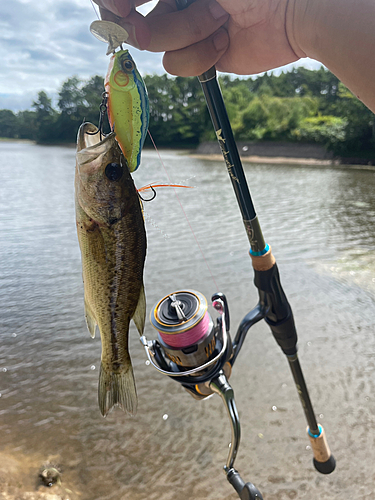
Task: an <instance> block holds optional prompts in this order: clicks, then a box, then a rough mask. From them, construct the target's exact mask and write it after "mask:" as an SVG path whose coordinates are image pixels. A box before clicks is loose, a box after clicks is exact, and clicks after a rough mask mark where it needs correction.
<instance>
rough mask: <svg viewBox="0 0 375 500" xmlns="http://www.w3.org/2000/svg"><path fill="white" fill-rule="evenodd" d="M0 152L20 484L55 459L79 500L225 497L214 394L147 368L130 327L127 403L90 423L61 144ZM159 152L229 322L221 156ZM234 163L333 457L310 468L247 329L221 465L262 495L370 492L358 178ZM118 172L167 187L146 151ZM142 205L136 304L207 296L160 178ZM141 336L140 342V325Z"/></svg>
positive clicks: (245, 283) (274, 361)
mask: <svg viewBox="0 0 375 500" xmlns="http://www.w3.org/2000/svg"><path fill="white" fill-rule="evenodd" d="M0 151H1V158H2V162H1V167H0V179H1V183H0V231H1V240H0V241H1V244H0V262H1V264H0V265H1V274H0V307H1V330H0V338H1V346H0V352H1V359H0V393H1V398H0V430H1V436H2V440H1V443H2V444H1V450H2V453H3V455H2V456H5V455H4V454H5V453H6V456H7V457H11V458H10V459H9V460H14V463H15V464H20V463H22V464H23V467H24V468H25V470H26V471H27V473H26V472H25V473H24V474H23V475H22V479H21V481H22V482H23V484H24V486H25V487H27V488H31V489H32V488H34V487H35V480H34V476H33V474H34V472H35V474H36V473H37V471H38V469H39V467H40V465H41V464H42V463H43V462H44V461H46V460H47V459H48V457H49V456H55V457H58V458H57V459H56V460H58V461H59V463H60V464H61V468H62V470H63V481H65V484H66V485H67V487H69V488H71V489H73V490H74V491H75V492H76V494H78V493H79V494H80V495H79V498H81V499H84V500H86V499H87V500H96V499H98V500H99V499H108V500H111V499H119V498H121V499H132V500H133V499H134V500H141V499H146V498H147V499H148V500H152V499H158V500H159V499H163V500H169V499H171V500H172V499H173V500H184V499H192V498H194V499H196V500H200V499H202V500H203V499H225V500H228V499H234V498H236V495H235V494H234V493H232V491H233V490H232V488H231V487H230V486H229V485H227V484H226V480H225V476H224V474H223V473H222V472H221V467H222V465H223V464H224V463H225V461H226V455H227V449H228V443H229V441H230V431H229V425H228V423H227V420H226V419H227V416H226V413H225V409H224V408H223V407H222V403H221V401H220V400H219V398H217V397H214V398H211V399H210V400H207V401H203V402H197V401H195V400H193V398H191V397H190V396H189V395H188V394H187V393H185V392H184V391H182V390H181V388H180V386H179V385H178V384H175V383H174V382H173V381H171V380H170V379H168V378H166V377H164V378H163V376H162V375H160V374H158V373H157V372H155V371H154V370H153V369H152V368H151V367H150V366H146V364H145V361H146V359H145V356H144V352H143V350H142V347H141V345H140V343H139V341H138V338H137V337H138V334H137V333H136V330H135V328H132V331H131V356H132V360H133V365H134V368H135V376H136V382H137V390H138V397H139V408H138V414H137V416H136V417H134V418H131V417H129V416H128V415H126V414H124V413H123V412H121V411H120V410H117V411H114V412H112V413H111V414H110V415H109V416H108V417H107V418H106V419H103V418H102V417H101V415H100V413H99V409H98V405H97V379H98V366H99V361H100V340H99V339H98V338H96V339H95V340H92V339H91V338H90V336H89V333H88V332H87V329H86V326H85V323H84V318H83V287H82V280H81V264H80V255H79V249H78V243H77V239H76V234H75V221H74V205H73V175H74V164H75V160H74V150H73V149H68V148H60V147H40V146H35V145H31V144H17V145H16V144H14V143H1V144H0ZM163 159H164V163H165V165H166V168H167V170H168V173H169V175H170V177H171V180H172V182H181V181H184V180H185V179H187V178H191V177H193V180H190V181H188V184H193V185H195V186H196V187H195V189H194V190H179V191H178V196H179V199H180V200H181V203H182V204H183V207H184V210H185V212H186V213H187V215H188V218H189V221H190V224H191V226H192V227H193V229H194V233H195V236H196V238H197V239H198V241H199V244H200V246H201V248H202V250H203V253H204V255H205V258H206V259H207V261H208V263H209V266H210V268H211V269H212V272H213V275H214V278H215V281H216V282H217V283H218V286H219V288H220V290H221V291H223V292H224V293H226V295H227V297H228V300H229V305H230V310H231V318H232V324H233V325H236V324H238V322H239V321H240V319H241V318H242V316H243V315H244V314H245V313H246V312H247V311H248V310H249V309H250V308H251V307H253V306H254V305H255V303H256V301H257V293H256V290H255V288H254V286H253V284H252V272H251V266H250V259H249V257H248V254H247V252H248V242H247V239H246V235H245V232H244V229H243V225H242V221H241V217H240V213H239V210H238V208H237V205H236V202H235V197H234V194H233V192H232V188H231V185H230V182H229V181H228V178H227V172H226V169H225V166H224V165H223V164H222V163H221V162H210V161H203V160H196V159H190V158H188V157H184V156H178V155H177V154H174V153H170V152H165V153H164V154H163ZM245 170H246V175H247V178H248V181H249V184H250V189H251V192H252V195H253V197H254V202H255V206H256V208H257V211H258V214H259V219H260V222H261V225H262V228H263V232H264V235H265V237H266V239H267V241H268V242H269V243H271V244H272V248H273V251H274V254H275V256H276V258H277V260H278V264H279V268H280V273H281V279H282V283H283V286H284V288H285V291H286V293H287V295H288V297H289V300H290V302H291V304H292V307H293V310H294V314H295V318H296V324H297V328H298V331H299V339H300V340H299V345H300V356H301V362H302V365H303V368H304V370H305V376H306V379H307V382H308V385H309V387H310V392H311V397H312V400H313V403H314V406H315V409H316V412H317V414H318V415H320V417H319V418H320V420H321V422H322V423H323V424H324V425H325V428H326V432H327V435H328V439H329V442H330V446H331V448H332V450H333V452H334V454H335V456H336V458H337V462H338V465H337V471H336V472H335V473H334V474H333V475H331V476H328V477H325V476H320V475H318V473H316V472H315V471H314V469H313V468H312V465H311V452H310V450H308V449H307V447H308V444H309V443H308V440H307V438H306V436H305V421H304V417H303V413H302V410H301V408H300V403H299V401H298V397H297V394H296V390H295V388H294V386H293V383H292V379H291V375H290V373H289V371H288V366H287V363H286V361H285V359H284V358H283V355H282V354H281V352H280V350H279V348H278V347H277V345H276V344H275V342H274V340H273V339H272V336H271V335H270V333H269V330H268V328H267V327H266V325H265V324H263V323H262V324H259V325H257V326H256V327H254V328H253V330H252V331H251V332H250V333H249V335H248V338H247V340H246V343H245V345H244V347H243V350H242V352H241V354H240V356H239V358H238V361H237V363H236V368H235V370H234V373H233V375H232V378H231V382H232V384H233V387H234V389H235V392H236V399H237V405H238V408H239V412H240V417H241V423H242V443H241V447H240V452H239V456H238V458H237V462H236V466H237V467H238V469H239V470H240V471H241V474H242V476H243V477H244V478H245V479H246V480H251V481H253V482H254V483H255V484H256V485H257V486H258V487H259V489H260V490H261V491H262V493H263V494H264V497H265V498H266V499H267V500H276V499H284V498H285V499H288V498H299V499H300V498H301V499H302V498H304V499H309V500H311V499H315V498H327V499H328V498H329V499H332V500H333V499H339V498H340V499H341V498H342V497H343V495H345V496H347V497H348V498H351V499H353V500H355V499H370V498H373V497H372V495H373V482H374V476H373V474H374V471H373V465H372V464H373V463H374V459H375V452H374V447H373V446H372V443H373V439H374V431H373V428H374V423H375V417H374V415H375V401H374V396H373V394H374V389H375V387H374V385H375V383H374V380H375V379H374V370H375V338H374V327H375V319H374V318H375V315H374V311H375V304H374V298H373V297H374V291H375V282H374V279H375V272H374V271H375V269H374V259H373V256H374V249H375V231H374V229H373V227H374V215H375V200H374V196H373V193H374V190H375V180H374V173H373V172H372V171H366V170H351V169H350V168H345V169H344V168H343V169H338V168H330V167H324V168H319V167H307V166H306V167H303V166H302V167H297V166H289V165H275V166H272V165H251V164H246V165H245ZM134 179H135V182H136V184H137V186H138V187H140V186H142V185H145V184H147V183H149V182H159V181H160V182H168V181H167V178H166V174H165V172H164V170H163V167H162V166H161V165H160V162H159V160H158V158H157V156H156V154H154V153H153V152H145V153H144V155H143V162H142V165H141V167H140V169H139V170H138V171H137V172H136V173H135V175H134ZM145 208H146V212H147V219H148V222H147V223H146V224H147V232H148V256H147V261H146V269H145V285H146V294H147V303H148V310H150V307H151V306H152V305H153V304H154V303H155V302H156V301H157V300H158V299H159V298H161V297H162V296H164V295H165V294H167V293H170V292H171V291H173V290H175V289H180V288H182V287H183V288H193V289H197V290H199V291H201V292H202V293H204V294H205V295H206V297H207V298H209V297H210V296H211V295H212V293H213V292H215V291H216V289H215V284H214V282H213V280H212V278H211V275H210V273H209V271H208V269H207V267H206V265H205V262H204V259H203V257H202V255H201V253H200V250H199V248H198V247H197V244H196V242H195V239H194V236H193V235H192V234H191V231H190V229H189V224H188V223H187V222H186V220H185V217H184V214H183V213H182V211H181V208H180V206H179V203H178V201H177V200H176V198H175V194H174V192H173V190H172V189H160V190H159V191H158V195H157V197H156V199H155V200H154V201H153V202H151V203H149V204H146V207H145ZM155 226H157V227H155ZM165 235H168V237H167V238H166V237H165ZM233 333H234V332H233ZM146 334H147V335H148V336H149V337H153V331H152V328H151V327H150V326H149V325H147V327H146ZM165 415H168V418H165ZM9 460H7V463H9ZM14 468H15V469H17V466H16V465H15V466H14ZM1 477H2V476H1V474H0V483H1ZM72 498H73V497H72Z"/></svg>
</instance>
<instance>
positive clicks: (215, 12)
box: [208, 1, 228, 19]
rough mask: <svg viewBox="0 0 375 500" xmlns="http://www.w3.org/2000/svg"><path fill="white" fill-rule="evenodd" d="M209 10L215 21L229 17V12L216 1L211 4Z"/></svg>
mask: <svg viewBox="0 0 375 500" xmlns="http://www.w3.org/2000/svg"><path fill="white" fill-rule="evenodd" d="M208 8H209V10H210V12H211V15H212V17H213V18H214V19H220V18H221V17H223V16H227V15H228V12H227V11H226V10H224V9H223V7H222V6H221V5H220V4H219V3H217V2H215V1H213V2H211V3H210V5H209V6H208Z"/></svg>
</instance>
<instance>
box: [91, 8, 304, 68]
mask: <svg viewBox="0 0 375 500" xmlns="http://www.w3.org/2000/svg"><path fill="white" fill-rule="evenodd" d="M95 1H96V2H97V3H98V4H99V5H100V6H101V7H102V8H101V15H102V17H103V19H106V20H110V21H114V22H117V23H118V24H120V25H121V26H123V27H124V28H125V29H126V30H127V31H128V32H129V34H130V38H129V43H130V44H132V45H134V46H136V47H138V48H141V49H147V50H149V51H152V52H161V51H164V52H165V55H164V59H163V64H164V67H165V69H166V70H167V71H168V72H169V73H171V74H175V75H180V76H192V75H198V74H201V73H203V72H204V71H206V70H208V69H209V68H210V67H211V66H212V65H214V64H216V67H217V69H218V70H220V71H224V72H233V73H237V74H254V73H259V72H261V71H267V70H269V69H272V68H275V67H277V66H281V65H284V64H287V63H290V62H293V61H296V60H297V59H299V57H300V56H301V55H303V54H299V55H297V54H296V53H295V52H294V50H293V49H292V47H291V45H290V43H289V40H288V35H287V28H286V26H287V7H288V0H218V1H217V2H216V1H215V0H196V1H195V2H194V3H192V4H191V5H190V6H189V7H187V8H186V9H184V10H182V11H178V10H177V7H176V5H175V1H174V0H160V1H159V3H158V4H157V6H156V7H155V9H154V10H153V11H152V12H150V14H148V15H147V16H146V17H143V16H141V14H139V13H137V12H136V10H135V8H136V7H137V6H139V5H141V4H143V3H146V1H145V0H95ZM291 3H293V2H291Z"/></svg>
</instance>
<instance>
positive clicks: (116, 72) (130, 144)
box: [104, 50, 149, 172]
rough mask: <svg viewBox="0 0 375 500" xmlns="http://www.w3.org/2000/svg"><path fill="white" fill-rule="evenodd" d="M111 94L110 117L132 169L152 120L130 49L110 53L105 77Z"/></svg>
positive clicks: (109, 101) (143, 85)
mask: <svg viewBox="0 0 375 500" xmlns="http://www.w3.org/2000/svg"><path fill="white" fill-rule="evenodd" d="M104 86H105V90H106V92H107V94H108V107H107V109H108V118H109V123H110V125H111V127H112V128H113V127H114V131H115V132H116V139H117V141H118V143H119V144H120V146H121V149H122V152H123V153H124V156H125V158H126V159H127V161H128V165H129V170H130V172H134V170H136V169H137V168H138V167H139V164H140V162H141V151H142V147H143V143H144V142H145V139H146V134H147V129H148V123H149V103H148V96H147V90H146V86H145V84H144V81H143V79H142V77H141V75H140V73H139V71H138V70H137V68H136V65H135V63H134V61H133V59H132V57H131V55H130V54H129V52H128V51H127V50H120V51H118V52H115V53H114V54H113V56H112V57H111V60H110V63H109V66H108V72H107V76H106V78H105V81H104Z"/></svg>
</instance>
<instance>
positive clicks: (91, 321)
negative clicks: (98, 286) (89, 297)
mask: <svg viewBox="0 0 375 500" xmlns="http://www.w3.org/2000/svg"><path fill="white" fill-rule="evenodd" d="M85 319H86V325H87V328H88V330H89V332H90V335H91V338H94V337H95V330H96V324H97V323H96V320H95V318H94V315H93V314H92V312H91V308H90V306H89V305H88V303H87V301H86V300H85Z"/></svg>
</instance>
